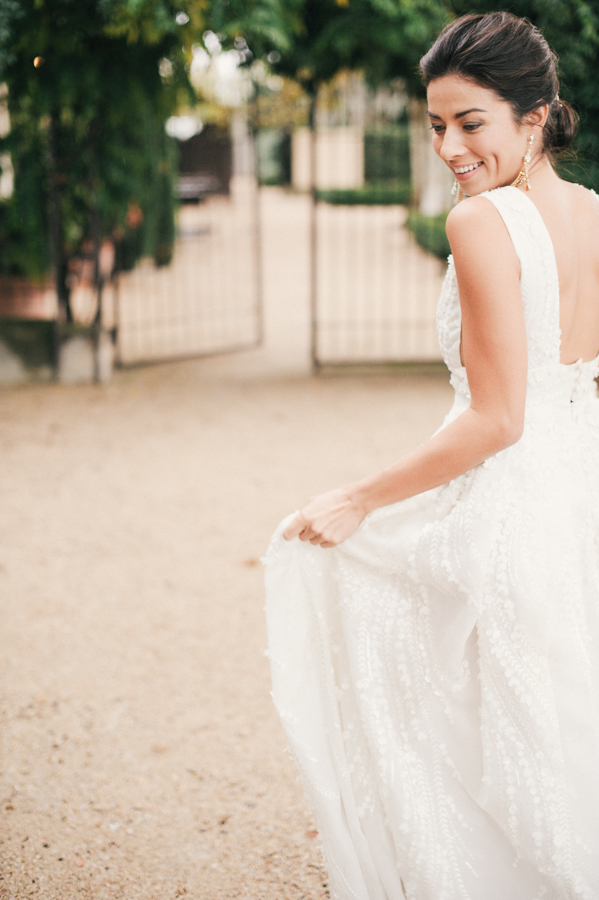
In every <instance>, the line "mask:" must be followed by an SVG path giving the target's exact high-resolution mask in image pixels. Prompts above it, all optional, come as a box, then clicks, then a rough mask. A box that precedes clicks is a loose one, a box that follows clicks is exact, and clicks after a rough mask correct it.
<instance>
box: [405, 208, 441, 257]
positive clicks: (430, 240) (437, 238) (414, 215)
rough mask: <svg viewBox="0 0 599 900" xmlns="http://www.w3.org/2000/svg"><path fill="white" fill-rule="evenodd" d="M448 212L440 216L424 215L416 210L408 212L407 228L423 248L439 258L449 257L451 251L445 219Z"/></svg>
mask: <svg viewBox="0 0 599 900" xmlns="http://www.w3.org/2000/svg"><path fill="white" fill-rule="evenodd" d="M446 219H447V213H442V214H441V215H440V216H433V217H431V216H423V215H421V214H420V213H419V212H417V211H416V210H411V211H410V213H409V214H408V220H407V222H406V228H407V229H408V231H411V232H412V234H413V235H414V238H415V240H416V243H417V244H419V245H420V246H421V247H422V248H423V250H427V251H428V252H429V253H432V254H433V255H434V256H438V257H439V259H443V260H445V259H447V257H448V256H449V254H450V253H451V248H450V246H449V241H448V240H447V234H446V233H445V220H446Z"/></svg>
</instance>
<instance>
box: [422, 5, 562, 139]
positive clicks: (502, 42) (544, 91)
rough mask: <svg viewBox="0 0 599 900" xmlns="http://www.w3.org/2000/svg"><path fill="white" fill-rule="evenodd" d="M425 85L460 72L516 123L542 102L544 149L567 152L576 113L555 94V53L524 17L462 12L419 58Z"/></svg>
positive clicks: (557, 85) (556, 81) (556, 89)
mask: <svg viewBox="0 0 599 900" xmlns="http://www.w3.org/2000/svg"><path fill="white" fill-rule="evenodd" d="M420 74H421V76H422V81H423V83H424V85H425V86H426V87H428V86H429V84H430V83H431V81H434V80H435V78H442V77H443V76H444V75H459V76H460V77H462V78H466V79H468V81H473V82H475V83H476V84H478V85H480V86H481V87H484V88H488V89H489V90H492V91H494V92H495V93H496V94H497V95H498V96H499V97H501V99H502V100H506V101H507V102H508V103H509V104H510V105H511V107H512V110H513V113H514V118H515V120H516V122H517V123H518V124H520V123H521V122H522V121H523V120H524V118H525V117H526V115H527V113H530V112H532V111H533V110H535V109H537V108H538V107H539V106H542V105H543V104H544V103H547V104H549V115H548V117H547V122H546V123H545V126H544V128H543V152H546V153H549V154H551V155H553V154H554V153H561V152H562V151H564V150H567V149H568V147H570V145H571V144H572V141H573V140H574V136H575V133H576V114H575V112H574V110H573V109H572V107H571V106H570V104H569V103H566V102H565V101H564V100H560V99H559V97H558V91H559V82H558V78H557V74H556V56H555V54H554V53H553V51H552V50H551V49H550V48H549V45H548V43H547V41H546V40H545V38H544V37H543V35H542V34H541V32H540V31H539V30H538V29H537V28H535V27H534V25H532V24H531V23H530V22H529V21H528V19H519V18H518V17H517V16H515V15H513V13H509V12H494V13H487V14H486V15H468V16H462V17H461V18H459V19H456V20H455V21H454V22H451V23H450V24H449V25H447V26H446V27H445V28H444V29H443V31H442V32H441V34H440V35H439V37H438V38H437V40H436V41H435V43H434V44H433V46H432V47H431V49H430V50H429V51H428V53H426V54H425V55H424V56H423V57H422V59H421V60H420Z"/></svg>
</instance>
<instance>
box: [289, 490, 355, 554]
mask: <svg viewBox="0 0 599 900" xmlns="http://www.w3.org/2000/svg"><path fill="white" fill-rule="evenodd" d="M367 512H368V509H366V508H365V507H361V506H360V505H359V504H358V503H357V501H356V500H355V499H353V498H352V496H351V494H350V492H349V491H348V490H347V489H345V488H342V489H340V490H337V491H328V493H326V494H319V496H318V497H313V498H312V499H311V500H310V502H309V503H308V504H307V505H306V506H304V508H303V509H302V510H300V511H299V512H298V513H297V514H296V516H295V518H294V519H293V520H292V521H291V522H290V524H289V525H288V526H287V528H286V529H285V531H284V532H283V537H284V538H285V540H287V541H290V540H291V539H292V538H294V537H299V539H300V541H310V543H311V544H320V546H321V547H325V548H327V547H335V546H336V545H337V544H341V543H342V542H343V541H345V540H347V538H348V537H349V536H350V535H351V534H353V533H354V531H355V530H356V528H357V527H358V525H359V524H360V522H361V521H362V520H363V518H364V516H365V515H366V514H367Z"/></svg>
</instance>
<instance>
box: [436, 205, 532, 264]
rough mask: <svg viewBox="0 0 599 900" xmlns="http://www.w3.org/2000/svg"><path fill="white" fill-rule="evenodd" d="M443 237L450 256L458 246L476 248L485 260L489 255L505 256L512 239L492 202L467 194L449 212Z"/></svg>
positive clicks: (459, 247)
mask: <svg viewBox="0 0 599 900" xmlns="http://www.w3.org/2000/svg"><path fill="white" fill-rule="evenodd" d="M446 230H447V237H448V239H449V243H450V245H451V249H452V252H453V253H454V256H455V254H456V252H458V253H459V251H460V250H461V249H464V248H465V247H470V248H472V249H473V250H475V249H476V248H478V249H479V250H480V253H481V254H484V255H485V256H486V258H487V259H489V256H490V255H497V256H498V257H503V258H505V254H506V252H508V253H510V254H511V253H513V254H514V258H515V252H514V250H513V244H512V240H511V238H510V236H509V234H508V231H507V228H506V225H505V223H504V221H503V219H502V217H501V214H500V212H499V210H498V209H497V207H496V206H495V204H494V203H493V202H492V201H491V200H489V199H488V198H487V197H484V196H480V197H468V198H467V199H466V200H463V201H462V202H461V203H458V204H457V205H456V206H454V207H453V209H452V210H451V211H450V212H449V214H448V216H447V223H446Z"/></svg>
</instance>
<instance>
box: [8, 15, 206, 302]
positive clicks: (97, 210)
mask: <svg viewBox="0 0 599 900" xmlns="http://www.w3.org/2000/svg"><path fill="white" fill-rule="evenodd" d="M2 2H3V3H4V4H6V3H7V0H2ZM8 2H9V3H10V4H11V5H12V9H11V14H10V15H7V14H6V9H8V7H7V6H5V7H4V10H3V14H2V15H0V37H2V38H3V43H2V50H1V51H0V64H2V66H3V68H2V71H1V73H0V77H1V78H2V79H3V80H4V81H6V83H7V85H8V89H9V97H8V101H9V112H10V118H11V130H10V133H9V134H8V135H7V136H6V137H5V138H4V139H2V141H0V151H2V152H6V151H9V152H10V154H11V158H12V164H13V167H14V170H15V183H14V194H13V196H12V198H11V200H10V201H9V202H4V203H1V204H0V271H1V272H5V273H8V274H21V275H27V276H31V275H41V274H42V273H44V272H47V271H48V270H49V269H50V267H51V264H52V263H53V264H54V267H55V269H56V270H57V272H58V289H59V296H60V298H61V300H62V302H64V303H65V304H66V303H67V302H68V293H69V277H68V276H69V261H70V260H71V259H72V258H73V257H77V256H81V255H87V256H90V255H92V256H93V255H94V254H95V253H97V250H98V248H99V245H100V243H101V241H102V240H103V239H104V238H106V237H108V238H114V239H117V240H122V241H123V242H124V243H125V244H128V248H127V252H124V253H120V254H119V257H120V259H121V260H122V261H123V262H126V264H127V265H133V264H134V262H135V260H136V259H137V258H138V256H139V255H141V254H144V255H146V254H148V255H152V256H154V258H155V260H156V262H157V263H159V264H161V263H165V262H167V261H168V260H169V258H170V253H171V248H172V242H173V237H174V219H173V216H174V201H173V189H172V188H173V177H174V175H175V173H176V157H175V152H174V148H173V145H172V141H171V140H170V139H169V138H167V136H166V134H165V131H164V123H165V120H166V118H167V117H168V116H169V115H170V114H171V112H172V111H173V109H174V108H175V107H176V105H177V103H178V102H180V100H181V97H182V96H183V97H185V98H189V97H191V96H192V95H191V89H190V87H189V83H188V81H187V75H186V72H185V54H184V50H183V49H182V48H183V44H185V43H187V44H188V43H189V41H190V40H191V36H192V32H190V31H189V28H190V24H191V22H192V21H193V20H194V18H195V20H197V18H198V10H199V9H200V8H201V7H200V5H198V4H195V5H192V4H191V3H189V4H185V3H183V2H177V3H175V2H174V0H8ZM185 7H187V8H189V13H188V14H186V16H185V19H188V20H189V21H188V22H184V23H183V24H182V25H179V24H177V21H176V14H177V12H181V11H182V9H183V8H185ZM186 34H187V37H186V36H185V35H186ZM36 57H41V59H42V62H41V64H40V62H39V60H38V65H37V66H35V65H34V63H33V60H34V58H36ZM162 60H167V61H168V62H167V63H166V64H165V63H163V66H162V68H163V74H162V76H161V74H160V72H159V64H160V62H161V61H162ZM132 212H133V214H132Z"/></svg>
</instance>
